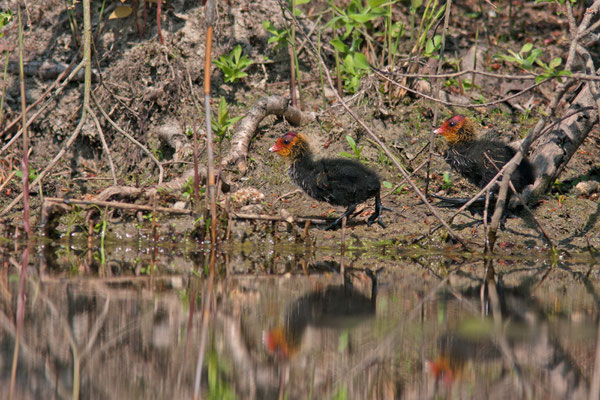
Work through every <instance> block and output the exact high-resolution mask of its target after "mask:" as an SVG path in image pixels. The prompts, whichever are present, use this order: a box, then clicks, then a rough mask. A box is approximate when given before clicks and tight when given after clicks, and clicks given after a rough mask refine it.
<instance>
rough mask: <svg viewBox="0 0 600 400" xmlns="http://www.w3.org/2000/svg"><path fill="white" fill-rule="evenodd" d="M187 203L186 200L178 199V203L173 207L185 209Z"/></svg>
mask: <svg viewBox="0 0 600 400" xmlns="http://www.w3.org/2000/svg"><path fill="white" fill-rule="evenodd" d="M186 205H187V203H186V202H185V201H178V202H177V203H175V204H173V208H174V209H176V210H185V206H186Z"/></svg>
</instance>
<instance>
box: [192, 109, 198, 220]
mask: <svg viewBox="0 0 600 400" xmlns="http://www.w3.org/2000/svg"><path fill="white" fill-rule="evenodd" d="M192 130H193V134H194V209H195V210H196V212H198V211H199V210H200V177H199V176H198V129H196V120H195V119H194V120H193V121H192Z"/></svg>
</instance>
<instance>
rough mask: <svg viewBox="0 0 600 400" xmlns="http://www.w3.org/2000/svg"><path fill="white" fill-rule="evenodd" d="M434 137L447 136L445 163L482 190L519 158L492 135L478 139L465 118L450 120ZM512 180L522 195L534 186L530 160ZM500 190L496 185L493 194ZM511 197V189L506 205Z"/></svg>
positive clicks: (445, 122) (533, 174)
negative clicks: (513, 159) (529, 187)
mask: <svg viewBox="0 0 600 400" xmlns="http://www.w3.org/2000/svg"><path fill="white" fill-rule="evenodd" d="M434 133H437V134H438V135H442V136H444V137H445V138H446V141H447V142H448V149H447V150H446V151H445V152H444V159H445V160H446V162H447V163H448V164H450V166H451V167H452V168H453V169H454V170H456V171H457V172H458V173H459V174H460V175H462V176H463V177H464V178H466V179H467V180H468V181H469V182H471V183H472V184H474V185H476V186H478V187H480V188H483V187H485V186H486V185H487V184H488V183H489V182H490V181H491V180H492V178H494V176H496V174H497V173H498V171H499V170H501V169H502V167H504V165H506V164H507V163H508V162H509V161H510V160H511V159H512V158H513V157H514V155H515V154H516V151H515V150H514V149H513V148H512V147H510V146H509V145H507V144H506V143H504V142H502V141H500V140H498V139H493V138H490V137H489V136H490V135H488V136H483V137H478V136H477V128H476V126H475V124H474V123H473V121H471V120H470V119H469V118H466V117H463V116H462V115H455V116H453V117H452V118H450V119H447V120H446V121H444V123H443V124H442V126H440V127H439V128H438V129H436V130H435V131H434ZM510 180H511V182H512V184H513V185H514V187H515V189H516V190H517V192H519V193H520V192H522V191H523V189H524V188H525V187H527V186H528V185H530V184H532V183H533V182H534V180H535V170H534V167H533V165H532V164H531V163H530V162H529V160H528V159H527V158H523V160H521V163H520V164H519V165H518V166H517V169H516V170H515V171H514V173H513V174H512V176H511V178H510ZM497 190H498V186H497V185H496V187H495V189H493V190H492V193H496V192H497ZM510 194H511V190H510V189H509V192H508V197H507V201H506V204H507V205H508V200H509V199H510ZM463 204H464V203H463Z"/></svg>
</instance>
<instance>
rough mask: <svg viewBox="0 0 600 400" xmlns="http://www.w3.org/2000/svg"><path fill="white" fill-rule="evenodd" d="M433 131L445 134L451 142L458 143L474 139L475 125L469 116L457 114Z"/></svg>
mask: <svg viewBox="0 0 600 400" xmlns="http://www.w3.org/2000/svg"><path fill="white" fill-rule="evenodd" d="M433 133H437V134H438V135H442V136H444V137H445V138H446V140H447V141H448V143H449V144H456V143H458V142H465V141H470V140H471V139H473V126H472V123H471V121H470V120H469V119H468V118H465V117H463V116H462V115H455V116H454V117H452V118H449V119H447V120H446V121H444V123H443V124H442V126H440V127H439V128H437V129H436V130H435V131H433Z"/></svg>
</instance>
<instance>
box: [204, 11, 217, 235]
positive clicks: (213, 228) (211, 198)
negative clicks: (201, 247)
mask: <svg viewBox="0 0 600 400" xmlns="http://www.w3.org/2000/svg"><path fill="white" fill-rule="evenodd" d="M214 20H215V2H214V0H208V1H207V2H206V59H205V60H204V112H205V119H206V152H207V156H208V160H207V163H208V168H207V173H208V179H207V180H208V190H207V191H206V194H207V202H208V206H209V207H210V234H211V244H212V245H213V246H214V245H215V244H216V243H217V204H216V202H217V199H216V193H215V188H216V186H215V164H214V151H213V136H212V133H213V132H212V116H211V109H210V64H211V50H212V34H213V25H214Z"/></svg>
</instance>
